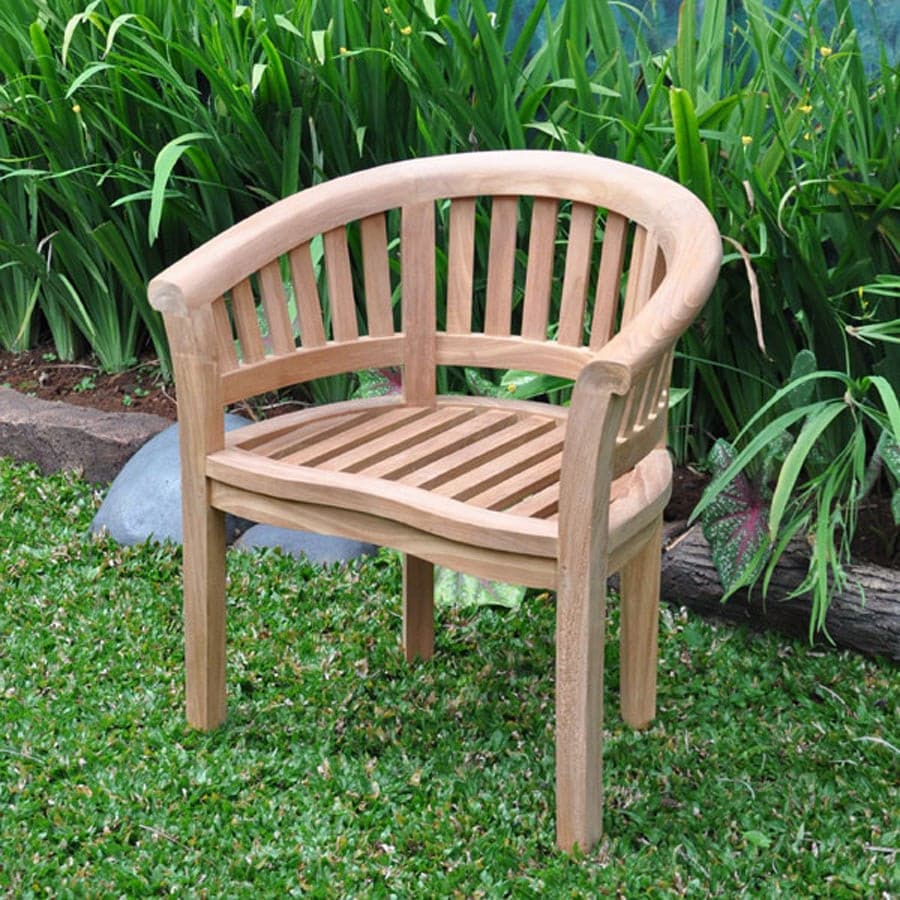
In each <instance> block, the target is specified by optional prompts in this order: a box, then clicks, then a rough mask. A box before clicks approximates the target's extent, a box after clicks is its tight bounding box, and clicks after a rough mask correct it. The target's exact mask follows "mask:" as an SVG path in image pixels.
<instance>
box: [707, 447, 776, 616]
mask: <svg viewBox="0 0 900 900" xmlns="http://www.w3.org/2000/svg"><path fill="white" fill-rule="evenodd" d="M736 456H737V453H736V452H735V449H734V448H733V447H732V446H731V444H729V443H728V441H725V440H722V439H720V440H718V441H716V443H715V444H714V445H713V448H712V450H711V451H710V455H709V462H710V465H711V467H712V470H713V475H714V476H715V475H720V474H721V473H723V472H725V471H726V470H727V469H728V467H729V466H730V465H731V464H732V463H733V462H734V460H735V457H736ZM770 498H771V493H770V492H769V491H768V490H767V489H766V486H765V485H764V484H755V483H754V482H753V481H751V479H750V478H749V476H748V475H747V472H746V470H744V471H742V472H739V473H738V474H737V475H736V476H735V477H734V478H733V479H732V480H731V481H730V482H729V483H728V484H727V485H726V487H725V488H723V489H722V490H721V491H720V492H719V493H718V494H717V495H716V496H715V498H714V499H713V500H712V502H711V503H710V504H709V505H708V506H707V507H706V508H705V509H704V510H703V514H702V516H701V523H702V526H703V536H704V537H705V538H706V540H707V541H709V546H710V549H711V551H712V559H713V563H714V564H715V567H716V571H717V572H718V573H719V578H720V580H721V582H722V587H724V588H725V596H724V597H723V598H722V599H723V600H724V599H726V598H727V597H729V596H730V595H731V594H732V593H733V592H734V591H735V590H737V589H738V588H739V587H741V586H743V585H745V584H749V583H751V582H753V581H754V580H755V579H756V576H757V575H759V573H760V571H761V570H762V567H763V563H764V562H765V559H766V554H767V551H768V548H769V499H770Z"/></svg>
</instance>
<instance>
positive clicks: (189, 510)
mask: <svg viewBox="0 0 900 900" xmlns="http://www.w3.org/2000/svg"><path fill="white" fill-rule="evenodd" d="M166 326H167V331H168V337H169V344H170V346H171V348H172V363H173V367H174V369H175V377H176V378H177V379H178V384H179V387H180V388H181V389H182V390H183V392H184V393H183V394H182V395H181V396H179V398H178V415H179V419H180V427H179V443H180V453H181V459H182V461H183V465H182V466H181V500H182V506H181V511H182V535H183V542H184V555H183V563H182V565H183V587H184V636H185V637H184V656H185V708H186V715H187V720H188V722H189V723H190V724H191V725H193V726H194V727H195V728H200V729H203V730H208V729H210V728H215V727H216V725H218V724H220V723H221V722H222V721H223V720H224V719H225V516H224V513H223V512H222V511H221V510H218V509H216V508H215V507H213V506H211V505H210V503H209V497H208V487H207V481H206V472H205V462H204V460H205V456H206V453H207V452H209V451H210V450H214V449H215V448H221V447H222V446H223V445H224V425H223V421H222V415H221V412H220V410H221V399H220V398H219V396H218V387H219V385H218V381H217V379H216V365H215V361H214V357H213V355H212V352H211V351H212V346H211V339H212V338H213V330H214V326H213V321H212V313H211V310H209V309H207V310H202V311H201V312H200V313H199V314H197V315H195V316H193V321H192V322H188V321H184V320H181V321H179V318H178V317H170V318H169V319H168V320H167V322H166Z"/></svg>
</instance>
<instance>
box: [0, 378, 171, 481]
mask: <svg viewBox="0 0 900 900" xmlns="http://www.w3.org/2000/svg"><path fill="white" fill-rule="evenodd" d="M168 426H169V421H168V420H167V419H164V418H162V417H161V416H153V415H149V414H147V413H139V412H130V413H127V414H123V413H114V412H101V411H100V410H96V409H89V408H87V407H82V406H72V405H71V404H69V403H60V402H53V401H49V400H38V399H37V397H29V396H27V395H25V394H20V393H19V392H18V391H14V390H12V389H11V388H0V456H8V457H10V458H11V459H14V460H16V461H17V462H33V463H36V464H37V465H38V467H39V468H40V470H41V472H43V473H44V474H45V475H48V474H50V473H51V472H59V471H66V470H75V471H77V472H79V473H80V474H81V475H82V476H83V477H84V478H85V479H86V480H88V481H96V482H109V481H112V480H113V479H114V478H115V477H116V474H117V473H118V472H119V470H120V469H121V468H122V467H123V466H124V465H125V464H126V462H127V461H128V460H129V459H130V458H131V457H133V456H134V454H135V452H136V451H137V450H138V449H139V448H140V447H142V446H143V445H144V444H146V442H147V441H148V440H150V439H151V438H152V437H153V436H154V435H157V434H159V433H160V432H162V431H163V429H165V428H167V427H168Z"/></svg>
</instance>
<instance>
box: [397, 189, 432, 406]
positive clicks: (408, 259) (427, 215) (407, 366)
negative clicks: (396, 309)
mask: <svg viewBox="0 0 900 900" xmlns="http://www.w3.org/2000/svg"><path fill="white" fill-rule="evenodd" d="M401 232H402V234H401V259H400V272H401V290H402V292H403V298H404V304H403V331H404V333H405V335H406V340H405V342H404V352H403V399H404V400H405V401H406V402H407V403H409V404H411V405H413V406H427V405H430V404H433V403H434V391H435V372H434V367H435V322H436V311H435V292H436V285H435V277H436V273H435V260H434V203H433V202H430V201H429V202H427V203H419V204H416V205H414V206H405V207H403V219H402V222H401Z"/></svg>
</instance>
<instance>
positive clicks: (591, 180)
mask: <svg viewBox="0 0 900 900" xmlns="http://www.w3.org/2000/svg"><path fill="white" fill-rule="evenodd" d="M484 197H488V198H491V201H490V236H489V239H488V245H489V246H488V248H487V251H488V253H487V267H486V268H487V272H486V280H485V286H484V297H485V301H484V316H483V323H479V324H480V325H481V327H480V329H479V330H475V329H474V328H473V312H472V311H473V297H475V296H476V295H477V294H479V287H478V285H479V282H477V281H476V279H475V272H476V268H477V266H476V259H477V258H478V257H477V255H476V253H475V249H476V247H475V241H476V236H477V228H476V219H477V215H478V210H479V207H478V203H479V202H481V201H479V200H478V198H484ZM522 197H525V198H529V199H528V203H531V204H533V205H532V212H531V219H530V223H529V228H528V235H527V248H524V247H523V246H520V244H521V240H522V238H521V229H517V222H518V217H519V214H520V204H521V201H520V198H522ZM448 201H449V219H448V221H449V225H448V227H447V229H446V230H447V232H448V234H449V238H448V245H447V248H446V252H447V288H446V295H445V296H442V297H440V298H439V297H438V296H437V292H436V262H435V258H436V254H435V245H436V235H437V233H438V231H437V230H436V209H438V210H439V209H440V204H441V203H444V204H446V203H447V202H448ZM561 203H563V204H565V210H566V212H565V216H564V217H561V215H560V208H561V207H560V204H561ZM392 210H399V211H400V212H399V220H400V224H399V234H398V235H397V239H396V240H390V241H389V239H388V232H389V230H390V226H391V224H392V222H394V221H395V219H391V212H390V211H392ZM395 218H396V217H395ZM561 218H564V219H565V227H563V226H561V225H560V221H561ZM348 226H349V227H348ZM561 230H562V231H564V232H565V234H564V235H563V237H562V238H560V232H561ZM601 234H602V241H601V240H600V239H599V238H600V235H601ZM350 235H353V236H354V237H356V238H358V240H356V242H355V243H354V241H353V239H352V238H351V237H350ZM317 241H319V242H320V243H319V244H318V245H317V243H316V242H317ZM560 243H565V252H564V256H565V264H564V271H563V272H562V273H561V278H558V279H557V280H558V281H560V282H561V285H560V296H561V299H560V301H559V308H560V313H559V317H558V319H557V320H556V321H554V322H551V321H550V320H549V316H550V313H549V311H550V309H551V305H552V304H551V293H552V288H553V284H554V267H555V265H556V264H555V260H556V258H557V255H558V251H559V245H560ZM398 244H399V269H400V276H399V284H394V283H392V278H393V277H394V276H393V275H392V271H391V266H392V264H393V265H394V267H395V268H396V264H397V262H398V260H397V257H396V252H397V245H398ZM317 246H318V247H321V248H322V257H323V259H322V264H321V267H320V271H319V272H317V271H316V263H315V259H316V247H317ZM523 250H524V252H523ZM523 257H524V258H526V266H525V269H526V271H525V277H524V285H522V284H519V283H518V282H517V272H518V271H519V270H520V269H521V267H522V264H521V262H517V259H519V260H521V259H522V258H523ZM626 257H627V260H626ZM720 259H721V242H720V238H719V234H718V231H717V229H716V227H715V224H714V222H713V220H712V218H711V216H710V215H709V213H708V212H707V211H706V209H705V207H703V205H702V204H701V203H700V201H699V200H697V199H696V198H695V197H694V196H693V195H692V194H690V193H689V192H688V191H687V190H685V189H684V188H682V187H680V186H678V185H676V184H674V183H673V182H671V181H669V180H667V179H665V178H663V177H661V176H659V175H656V174H654V173H651V172H648V171H644V170H641V169H638V168H636V167H633V166H628V165H624V164H622V163H617V162H614V161H611V160H605V159H600V158H597V157H591V156H588V155H581V154H569V153H558V152H544V151H497V152H490V153H471V154H459V155H456V156H448V157H432V158H426V159H419V160H411V161H407V162H402V163H395V164H391V165H388V166H382V167H379V168H375V169H371V170H367V171H364V172H360V173H356V174H354V175H349V176H345V177H343V178H339V179H335V180H333V181H331V182H326V183H324V184H321V185H318V186H316V187H313V188H309V189H307V190H304V191H301V192H300V193H298V194H296V195H294V196H292V197H289V198H287V199H285V200H282V201H280V202H279V203H276V204H273V205H272V206H270V207H268V208H267V209H265V210H263V211H262V212H260V213H257V214H256V215H254V216H251V217H250V218H248V219H247V220H245V221H243V222H241V223H239V224H238V225H236V226H234V227H233V228H231V229H229V230H228V231H226V232H224V233H222V234H221V235H218V236H217V237H215V238H214V239H212V240H211V241H209V242H207V243H206V244H204V245H203V246H202V247H200V248H199V249H198V250H196V251H194V252H193V253H191V254H189V255H188V256H187V257H185V258H184V259H182V260H181V261H179V262H177V263H176V264H175V265H173V266H171V267H170V268H168V269H167V270H166V271H164V272H163V273H161V274H160V275H159V276H157V278H155V279H154V280H153V281H152V282H151V284H150V290H149V293H150V301H151V303H152V305H153V306H154V307H155V308H156V309H158V310H160V311H161V312H162V313H163V315H164V319H165V325H166V331H167V335H168V338H169V342H170V347H171V351H172V360H173V366H174V371H175V381H176V388H177V397H178V418H179V422H180V425H181V430H180V441H181V445H180V446H181V470H182V501H183V534H184V561H183V582H184V617H185V668H186V708H187V718H188V721H189V722H190V724H191V725H193V726H195V727H198V728H201V729H210V728H213V727H215V726H217V725H218V724H219V723H221V722H222V721H223V720H224V718H225V708H226V702H225V695H226V690H225V669H226V665H225V657H226V653H225V526H224V516H225V513H226V512H230V513H235V514H237V515H240V516H244V517H246V518H249V519H251V520H253V521H260V522H267V523H270V524H276V525H283V526H288V527H296V528H305V529H311V530H316V531H320V532H323V533H328V534H334V535H342V536H346V537H356V538H365V539H366V540H369V541H374V542H376V543H381V544H384V545H387V546H392V547H394V548H396V549H398V550H400V551H402V552H403V553H404V564H403V644H404V648H405V653H406V655H407V658H408V659H410V660H413V659H414V658H416V657H422V658H425V659H427V658H429V657H431V656H432V654H433V651H434V604H433V565H434V564H435V563H439V564H443V565H447V566H450V567H452V568H456V569H459V570H462V571H466V572H470V573H472V574H476V575H481V576H486V577H493V578H498V579H501V580H505V581H511V582H514V583H518V584H526V585H530V586H534V587H542V588H548V589H552V590H555V591H556V603H557V622H556V684H555V693H556V811H557V813H556V821H557V843H558V845H559V846H560V847H561V848H563V849H566V850H571V849H572V848H573V847H575V846H576V845H578V846H579V847H581V848H582V850H587V849H589V848H590V847H591V846H592V845H593V844H594V843H595V842H596V840H597V839H598V838H599V836H600V834H601V831H602V805H603V804H602V720H603V702H602V697H603V659H604V621H605V601H606V580H607V577H608V575H610V574H612V573H613V572H616V571H618V572H620V594H621V601H622V617H621V638H620V641H621V653H620V666H621V677H620V683H621V691H620V707H621V713H622V716H623V718H624V719H625V721H626V722H628V723H629V724H630V725H632V726H634V727H636V728H643V727H645V726H646V725H648V724H649V722H650V721H651V719H652V718H653V717H654V715H655V705H656V668H657V665H656V658H657V619H658V604H659V583H660V553H661V534H662V510H663V507H664V505H665V503H666V501H667V499H668V496H669V492H670V490H671V463H670V460H669V457H668V455H667V453H666V451H665V423H666V412H667V408H668V388H669V378H670V370H671V360H672V354H673V351H674V345H675V342H676V341H677V339H678V337H679V336H680V335H681V334H682V333H683V331H684V330H685V329H686V328H687V327H688V325H689V324H690V322H691V321H692V320H693V318H694V317H695V316H696V314H697V313H698V311H699V310H700V309H701V307H702V305H703V303H704V302H705V300H706V298H707V296H708V295H709V293H710V291H711V289H712V286H713V284H714V281H715V278H716V274H717V271H718V267H719V263H720ZM626 263H627V264H626ZM556 267H557V268H559V266H556ZM286 272H289V273H290V278H289V281H290V284H291V286H292V287H293V298H292V300H289V296H288V293H287V292H286V290H285V273H286ZM590 285H593V286H594V287H595V291H594V296H593V302H591V300H590V298H589V297H588V289H589V286H590ZM398 297H399V301H398V300H397V298H398ZM519 298H522V299H521V317H520V318H521V321H520V322H518V321H517V315H518V314H516V315H514V313H513V311H514V309H515V308H517V304H516V301H517V300H518V299H519ZM395 305H399V307H400V316H399V318H400V327H399V328H398V327H396V324H395V310H394V307H395ZM591 307H592V308H591ZM439 310H440V311H441V313H443V314H442V315H440V316H439V314H438V311H439ZM439 320H440V322H441V324H440V325H439ZM261 321H264V322H265V325H264V326H261V325H260V322H261ZM586 321H589V322H590V328H589V329H587V328H586V327H585V322H586ZM514 322H516V328H517V331H518V333H515V334H514V333H513V323H514ZM361 330H362V331H363V333H362V334H361V333H360V332H361ZM548 334H552V335H553V338H552V339H550V338H548ZM439 366H475V367H479V366H481V367H484V366H490V367H495V368H515V369H526V370H528V371H535V372H540V373H544V374H548V375H555V376H560V377H563V378H571V379H573V381H574V390H573V393H572V399H571V403H570V405H569V407H568V408H563V407H551V406H547V405H545V404H538V403H533V402H522V401H514V400H505V399H501V398H470V399H468V400H464V399H461V398H458V397H442V396H440V395H439V394H438V393H437V390H436V370H437V368H438V367H439ZM385 367H398V368H399V369H400V370H401V371H402V373H403V376H402V391H401V392H400V393H399V394H397V395H394V396H388V397H384V398H379V399H377V400H356V401H349V402H346V403H343V404H333V405H329V406H327V407H316V408H311V409H308V410H303V411H301V412H299V413H296V414H293V415H290V416H286V417H279V418H277V419H274V420H269V421H266V422H261V423H257V424H254V425H250V426H248V427H247V428H242V429H239V430H237V431H234V432H229V433H228V434H227V435H226V434H225V431H224V426H223V418H222V412H223V408H224V406H225V405H227V404H229V403H235V402H238V401H240V400H244V399H247V398H249V397H252V396H254V395H258V394H261V393H264V392H268V391H272V390H276V389H278V388H281V387H285V386H287V385H291V384H296V383H300V382H304V381H310V380H312V379H315V378H319V377H322V376H325V375H331V374H336V373H338V372H352V371H356V370H360V369H365V368H385ZM395 423H397V424H396V427H395ZM447 423H450V424H447ZM445 425H446V427H445ZM492 428H496V432H495V431H492ZM502 428H518V429H520V431H521V432H522V433H523V434H524V433H525V432H529V429H531V431H533V432H534V433H535V434H544V435H550V438H552V440H550V439H546V440H543V442H542V443H540V446H539V445H538V439H537V438H535V439H534V442H532V443H527V442H526V443H525V444H516V441H518V440H519V437H518V436H517V434H514V433H513V432H508V433H507V434H508V435H509V436H510V437H509V440H506V438H503V439H501V438H500V437H497V446H498V447H503V446H507V445H508V446H510V447H513V446H515V447H516V449H514V450H511V451H510V452H509V453H507V452H506V451H501V450H500V449H498V450H497V451H496V453H492V452H490V451H485V453H484V454H483V455H482V457H479V456H478V454H476V453H473V461H472V464H471V466H469V467H468V468H467V467H466V466H465V465H461V466H460V468H459V471H460V474H459V477H458V478H456V480H455V481H454V480H453V479H452V478H451V475H452V474H453V473H450V474H448V473H447V472H444V473H441V472H437V473H435V472H434V469H435V467H436V466H437V468H440V464H441V462H442V461H443V460H447V459H450V458H451V456H450V454H452V453H456V457H454V458H458V457H459V456H460V453H461V452H462V450H463V449H464V448H465V446H466V441H467V440H468V437H467V434H468V432H467V429H472V435H474V434H475V431H476V430H477V433H478V436H479V437H480V438H481V439H482V440H484V439H492V437H494V436H495V435H500V434H502ZM401 429H402V430H401ZM529 433H531V432H529ZM557 434H558V435H559V440H558V442H557V444H554V443H553V441H554V440H555V439H556V438H555V435H557ZM474 440H475V438H474V437H472V438H471V441H472V442H473V443H474ZM523 440H524V439H523ZM528 440H531V438H529V439H528ZM442 441H445V442H446V449H445V448H444V446H443V445H442ZM504 442H505V443H504ZM522 447H524V449H522ZM463 455H464V454H463ZM429 466H430V467H431V469H428V467H429ZM454 471H456V470H454ZM368 472H372V473H374V474H367V473H368ZM386 473H391V475H390V477H389V476H388V474H386ZM532 478H533V483H532V481H530V479H532ZM404 479H405V480H404ZM442 485H443V486H444V487H445V489H443V492H442V487H441V486H442ZM542 492H543V493H542Z"/></svg>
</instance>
